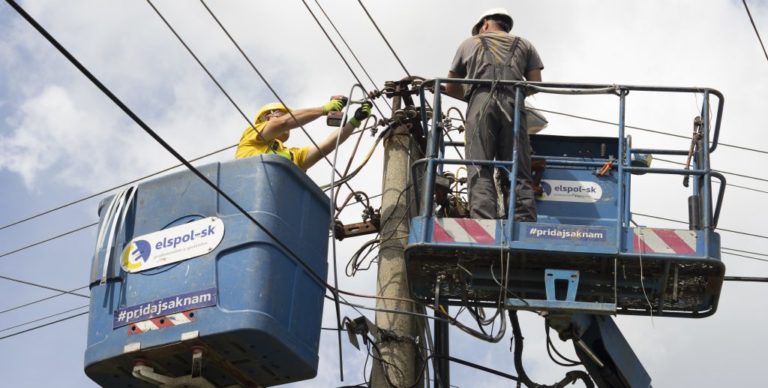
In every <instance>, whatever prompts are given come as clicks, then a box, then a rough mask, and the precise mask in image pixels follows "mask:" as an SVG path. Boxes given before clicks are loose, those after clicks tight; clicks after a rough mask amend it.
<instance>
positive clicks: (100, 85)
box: [0, 0, 335, 339]
mask: <svg viewBox="0 0 768 388" xmlns="http://www.w3.org/2000/svg"><path fill="white" fill-rule="evenodd" d="M6 1H7V2H8V3H9V4H10V5H11V7H13V8H14V10H16V12H17V13H19V15H21V16H22V17H23V18H24V19H25V20H26V21H27V22H28V23H29V24H30V25H32V27H34V28H35V29H36V30H37V31H38V32H39V33H40V34H41V35H43V37H45V39H46V40H47V41H48V42H49V43H51V44H52V45H53V46H54V47H55V48H56V49H57V50H58V51H59V52H60V53H61V54H62V55H64V57H66V58H67V60H69V61H70V63H72V65H74V66H75V67H76V68H77V69H78V70H79V71H80V72H81V73H82V74H83V75H84V76H85V77H86V78H88V80H90V81H91V82H92V83H93V84H94V85H95V86H96V87H97V88H98V89H99V90H100V91H101V92H102V93H104V94H105V95H106V96H107V97H108V98H109V99H110V100H111V101H112V102H113V103H114V104H115V105H117V106H118V107H119V108H120V109H121V110H122V111H123V112H124V113H125V114H126V115H128V116H129V117H130V118H131V119H132V120H133V121H134V122H135V123H136V124H137V125H139V127H141V128H142V129H143V130H144V131H145V132H146V133H147V134H148V135H149V136H150V137H152V138H153V139H154V140H155V141H156V142H157V143H158V144H160V145H161V146H162V147H163V148H165V150H166V151H168V152H169V153H170V154H172V155H173V156H174V157H175V158H176V159H178V160H179V161H180V162H181V163H182V164H184V166H185V167H187V169H189V170H190V171H191V172H192V173H194V174H195V175H196V176H197V177H198V178H200V179H201V180H202V181H203V182H204V183H205V184H207V185H208V186H209V187H211V188H212V189H213V190H214V191H216V192H217V193H218V194H219V195H220V196H221V197H222V198H224V200H225V201H227V202H228V203H230V204H231V205H232V206H233V207H235V209H237V210H238V211H239V212H240V213H241V214H243V215H244V216H245V217H246V218H247V219H248V220H250V221H251V222H252V223H253V224H254V225H256V226H257V227H258V228H259V229H261V230H262V231H263V232H264V233H265V234H266V235H267V236H269V238H271V239H272V240H273V241H275V243H276V244H277V245H278V246H279V247H280V248H281V249H283V250H284V251H285V252H286V253H288V254H289V255H290V256H291V257H292V258H294V259H295V260H296V261H297V262H298V263H299V264H300V265H301V266H302V267H303V268H304V269H306V270H307V273H308V274H309V275H310V276H312V277H313V278H314V279H315V280H317V281H318V282H319V283H320V284H323V285H325V286H326V287H327V288H329V289H331V290H333V287H331V286H330V285H329V284H327V283H326V282H325V279H323V278H322V277H320V276H319V275H318V274H317V272H316V271H315V270H314V269H313V268H312V267H310V266H309V264H307V263H306V262H305V261H304V260H303V259H302V258H301V257H299V256H298V255H297V254H296V253H295V252H294V251H293V250H292V249H291V248H290V247H289V246H288V245H286V244H285V243H284V242H283V241H282V240H280V239H278V238H277V236H275V235H274V234H273V233H272V232H271V231H270V230H269V229H267V228H266V227H265V226H264V225H262V224H261V223H260V222H259V221H257V220H256V219H255V218H253V216H252V215H251V214H250V213H249V212H248V211H247V210H245V209H244V208H243V207H242V206H240V204H239V203H237V202H236V201H235V200H234V199H232V197H230V196H229V195H228V194H227V193H225V192H224V191H222V190H221V189H220V188H219V187H218V186H217V185H216V184H215V183H213V182H212V181H211V180H210V179H208V177H206V176H205V175H204V174H203V173H202V172H200V170H198V169H197V168H195V167H194V166H192V164H190V163H189V161H188V160H186V159H185V158H184V157H183V156H182V155H181V154H179V153H178V151H176V150H175V149H174V148H173V147H171V145H170V144H168V143H167V142H166V141H165V140H164V139H163V138H162V137H160V135H158V134H157V133H156V132H155V131H154V130H153V129H152V128H150V127H149V125H147V124H146V123H145V122H144V121H143V120H142V119H141V118H140V117H139V116H137V115H136V113H134V112H133V111H132V110H131V109H130V108H129V107H128V106H127V105H125V104H124V103H123V102H122V101H121V100H120V99H119V98H118V97H117V96H116V95H115V94H114V93H112V91H111V90H109V89H108V88H107V87H106V86H105V85H104V84H103V83H101V81H99V80H98V78H96V77H95V76H94V75H93V74H92V73H91V72H90V71H89V70H88V69H86V68H85V66H83V65H82V64H81V63H80V61H78V60H77V58H75V57H74V56H73V55H72V54H71V53H70V52H69V51H68V50H67V49H66V48H64V46H62V45H61V44H60V43H59V42H58V41H57V40H56V39H55V38H54V37H53V36H51V35H50V34H49V33H48V31H47V30H46V29H45V28H43V26H41V25H40V24H39V23H38V22H37V21H36V20H35V19H34V18H33V17H32V16H31V15H29V14H28V13H27V12H26V11H25V10H24V9H23V8H21V6H19V5H18V4H17V3H16V2H15V1H14V0H6ZM202 1H203V0H201V2H202ZM94 225H95V224H94ZM334 291H335V290H334ZM0 339H1V338H0Z"/></svg>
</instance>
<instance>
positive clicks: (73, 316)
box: [0, 0, 88, 341]
mask: <svg viewBox="0 0 768 388" xmlns="http://www.w3.org/2000/svg"><path fill="white" fill-rule="evenodd" d="M6 1H9V2H10V1H13V0H6ZM85 314H88V312H87V311H84V312H82V313H78V314H75V315H71V316H68V317H66V318H62V319H59V320H56V321H53V322H48V323H44V324H42V325H39V326H35V327H32V328H29V329H26V330H22V331H17V332H15V333H13V334H8V335H6V336H3V337H0V341H2V340H4V339H6V338H11V337H15V336H17V335H19V334H24V333H28V332H30V331H34V330H37V329H42V328H44V327H48V326H51V325H55V324H57V323H59V322H64V321H67V320H70V319H72V318H77V317H80V316H83V315H85Z"/></svg>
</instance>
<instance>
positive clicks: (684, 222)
mask: <svg viewBox="0 0 768 388" xmlns="http://www.w3.org/2000/svg"><path fill="white" fill-rule="evenodd" d="M632 214H634V215H637V216H642V217H648V218H655V219H657V220H663V221H670V222H677V223H682V224H688V222H686V221H681V220H675V219H672V218H666V217H659V216H652V215H649V214H643V213H637V212H632ZM717 230H719V231H722V232H728V233H734V234H740V235H744V236H749V237H756V238H763V239H768V236H765V235H761V234H755V233H748V232H742V231H739V230H733V229H726V228H721V227H719V226H718V227H717Z"/></svg>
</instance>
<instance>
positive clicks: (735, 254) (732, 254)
mask: <svg viewBox="0 0 768 388" xmlns="http://www.w3.org/2000/svg"><path fill="white" fill-rule="evenodd" d="M723 249H724V248H723ZM722 253H723V254H726V255H729V256H735V257H741V258H745V259H751V260H757V261H762V262H766V263H768V259H760V258H757V257H752V256H747V255H740V254H738V253H732V252H722Z"/></svg>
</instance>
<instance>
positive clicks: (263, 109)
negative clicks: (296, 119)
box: [253, 102, 289, 124]
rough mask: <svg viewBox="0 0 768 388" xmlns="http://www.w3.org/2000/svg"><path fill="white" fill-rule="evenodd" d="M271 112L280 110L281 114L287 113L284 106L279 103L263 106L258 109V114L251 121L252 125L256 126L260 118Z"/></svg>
mask: <svg viewBox="0 0 768 388" xmlns="http://www.w3.org/2000/svg"><path fill="white" fill-rule="evenodd" d="M273 110H281V111H283V112H288V111H289V109H288V108H287V107H286V106H285V105H283V104H282V103H279V102H272V103H269V104H267V105H264V106H262V107H261V108H259V113H256V118H255V119H254V120H253V121H254V123H255V124H258V123H259V121H260V119H261V117H262V116H264V115H265V114H267V113H269V112H270V111H273Z"/></svg>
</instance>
